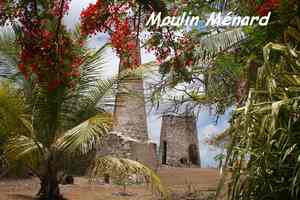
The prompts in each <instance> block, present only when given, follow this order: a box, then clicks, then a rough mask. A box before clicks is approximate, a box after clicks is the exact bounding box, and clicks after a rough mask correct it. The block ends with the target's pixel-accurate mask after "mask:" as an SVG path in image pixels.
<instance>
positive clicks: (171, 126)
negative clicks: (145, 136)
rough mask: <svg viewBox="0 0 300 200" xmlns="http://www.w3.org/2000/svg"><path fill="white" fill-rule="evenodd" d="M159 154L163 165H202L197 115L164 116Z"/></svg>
mask: <svg viewBox="0 0 300 200" xmlns="http://www.w3.org/2000/svg"><path fill="white" fill-rule="evenodd" d="M159 155H160V156H159V157H160V164H162V165H169V166H176V167H187V166H199V167H200V157H199V143H198V136H197V127H196V119H195V117H192V116H177V115H164V116H163V117H162V127H161V134H160V148H159Z"/></svg>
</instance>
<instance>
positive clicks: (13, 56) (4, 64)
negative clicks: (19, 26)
mask: <svg viewBox="0 0 300 200" xmlns="http://www.w3.org/2000/svg"><path fill="white" fill-rule="evenodd" d="M18 53H19V48H18V45H17V43H16V40H15V35H14V33H13V31H11V30H9V29H3V30H2V31H1V33H0V77H1V76H2V77H9V76H12V75H15V74H16V73H17V72H18V69H17V66H18Z"/></svg>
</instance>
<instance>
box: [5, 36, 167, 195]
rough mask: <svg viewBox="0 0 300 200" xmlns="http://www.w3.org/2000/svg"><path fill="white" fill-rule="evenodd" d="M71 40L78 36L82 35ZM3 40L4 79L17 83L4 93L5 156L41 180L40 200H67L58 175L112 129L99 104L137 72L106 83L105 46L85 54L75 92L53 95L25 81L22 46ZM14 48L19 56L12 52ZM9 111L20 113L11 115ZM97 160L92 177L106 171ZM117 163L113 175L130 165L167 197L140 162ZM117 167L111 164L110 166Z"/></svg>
mask: <svg viewBox="0 0 300 200" xmlns="http://www.w3.org/2000/svg"><path fill="white" fill-rule="evenodd" d="M73 35H74V37H76V35H78V34H73ZM0 38H1V39H0V43H2V44H5V45H6V46H4V45H0V46H1V48H0V52H1V55H2V57H1V58H2V59H1V60H2V61H3V63H8V64H6V65H2V66H1V67H2V68H3V69H6V70H5V76H2V77H6V78H10V79H12V80H13V82H12V83H11V84H9V85H10V86H9V87H10V88H9V89H7V86H3V88H4V90H3V91H4V92H2V93H0V101H1V99H2V100H3V101H1V102H0V103H1V104H3V105H1V109H0V131H1V134H5V135H6V136H7V142H6V144H5V145H4V151H5V156H6V158H7V159H8V160H9V161H10V162H13V161H22V163H23V164H24V165H25V166H26V167H27V168H28V169H30V171H31V172H32V173H33V174H34V175H36V176H37V177H38V178H39V179H40V185H41V187H40V190H39V192H38V195H37V196H38V198H39V199H48V200H55V199H63V197H62V195H61V194H60V191H59V181H60V177H59V176H58V175H59V173H60V172H61V171H63V170H65V168H66V167H67V166H68V165H65V164H66V163H65V162H66V160H67V158H76V156H77V155H87V154H88V153H90V152H91V151H92V150H94V149H95V147H96V146H98V145H99V143H100V142H101V141H102V140H103V138H104V137H105V136H107V135H108V134H109V131H110V129H111V126H112V116H111V115H110V114H109V113H107V112H106V111H105V110H104V108H103V107H100V106H99V104H98V103H99V101H100V100H102V99H103V98H104V97H105V95H106V94H108V92H109V91H110V90H111V89H112V88H113V87H114V85H115V84H116V83H117V82H118V81H120V80H121V79H123V78H126V77H127V76H133V75H137V73H136V72H133V71H130V70H129V71H125V72H124V73H122V74H120V75H119V76H118V77H115V78H112V79H110V80H103V79H101V69H102V66H103V59H102V55H103V51H104V49H105V46H103V47H101V48H100V49H99V50H98V51H96V52H92V51H90V50H88V49H83V53H84V62H83V63H82V64H81V66H80V72H81V74H80V77H79V83H78V85H77V86H76V87H74V88H72V89H68V88H67V89H66V88H63V89H60V88H58V89H57V90H56V91H54V92H51V93H49V92H47V91H45V90H44V89H43V88H41V87H38V86H36V85H34V84H33V83H32V82H30V80H29V81H26V80H24V79H23V78H22V76H20V77H21V78H20V77H19V76H17V75H18V70H17V67H16V63H18V57H17V53H18V51H17V49H18V47H16V46H15V45H16V43H14V42H12V41H14V40H13V39H11V38H13V35H10V37H9V38H8V39H5V38H6V35H2V36H1V37H0ZM2 47H7V48H2ZM11 47H13V48H14V49H16V51H14V52H13V53H12V52H11V51H9V49H10V48H11ZM10 61H16V62H10ZM2 75H4V74H3V73H2ZM1 91H2V90H1ZM1 91H0V92H1ZM11 93H12V94H13V95H15V96H16V99H17V100H18V102H19V103H18V104H17V106H16V105H15V104H12V102H10V101H5V98H6V97H10V98H12V97H13V95H12V94H11ZM17 108H18V109H17ZM11 109H12V110H16V111H15V112H10V110H11ZM107 158H108V157H105V158H103V159H106V160H107ZM111 159H112V158H111ZM96 160H97V161H96V162H95V163H94V164H93V168H92V172H93V174H94V175H95V174H99V173H100V172H101V170H103V169H104V168H103V165H100V164H99V163H101V162H99V160H100V161H101V158H97V159H96ZM113 160H114V161H118V160H119V161H120V162H119V165H118V166H119V168H115V167H114V168H111V170H110V173H113V172H116V170H118V171H119V172H120V170H119V169H120V167H121V166H126V169H128V166H129V167H130V170H129V171H128V170H127V171H126V173H129V172H130V173H134V174H139V175H142V176H144V177H145V178H146V179H147V180H148V181H150V182H153V183H154V184H155V185H156V186H158V187H157V188H158V190H159V191H160V192H162V193H163V192H164V191H163V189H162V186H161V183H160V181H159V179H158V177H157V176H156V175H155V173H154V172H153V171H152V170H150V169H149V168H147V167H146V166H143V165H141V164H139V163H137V162H130V163H129V161H127V160H126V161H127V162H124V160H122V159H118V158H114V159H113ZM114 163H115V162H109V165H110V166H112V165H113V164H114ZM128 164H129V165H128ZM106 168H107V167H106ZM133 169H135V170H133ZM96 172H97V173H96ZM124 173H125V172H124Z"/></svg>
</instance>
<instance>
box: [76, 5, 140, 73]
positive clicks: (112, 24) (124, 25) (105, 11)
mask: <svg viewBox="0 0 300 200" xmlns="http://www.w3.org/2000/svg"><path fill="white" fill-rule="evenodd" d="M128 9H129V4H108V3H106V2H104V1H103V0H98V1H97V2H96V4H90V5H89V6H88V7H87V8H86V9H85V10H83V11H82V12H81V15H80V16H81V31H82V35H83V36H86V35H90V34H96V33H97V32H108V33H109V34H110V41H111V43H112V46H113V47H114V48H115V50H116V52H117V54H118V55H119V56H120V57H122V58H127V59H125V60H126V61H124V60H123V62H124V63H123V65H126V67H133V66H136V65H138V64H139V63H138V58H137V49H136V48H137V46H136V42H135V41H134V38H135V33H134V31H133V30H131V29H130V24H129V18H125V19H124V17H123V16H124V15H126V13H127V11H128Z"/></svg>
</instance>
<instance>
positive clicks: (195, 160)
mask: <svg viewBox="0 0 300 200" xmlns="http://www.w3.org/2000/svg"><path fill="white" fill-rule="evenodd" d="M189 161H190V162H191V163H192V164H194V165H198V164H199V152H198V148H197V145H196V144H191V145H190V146H189Z"/></svg>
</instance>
